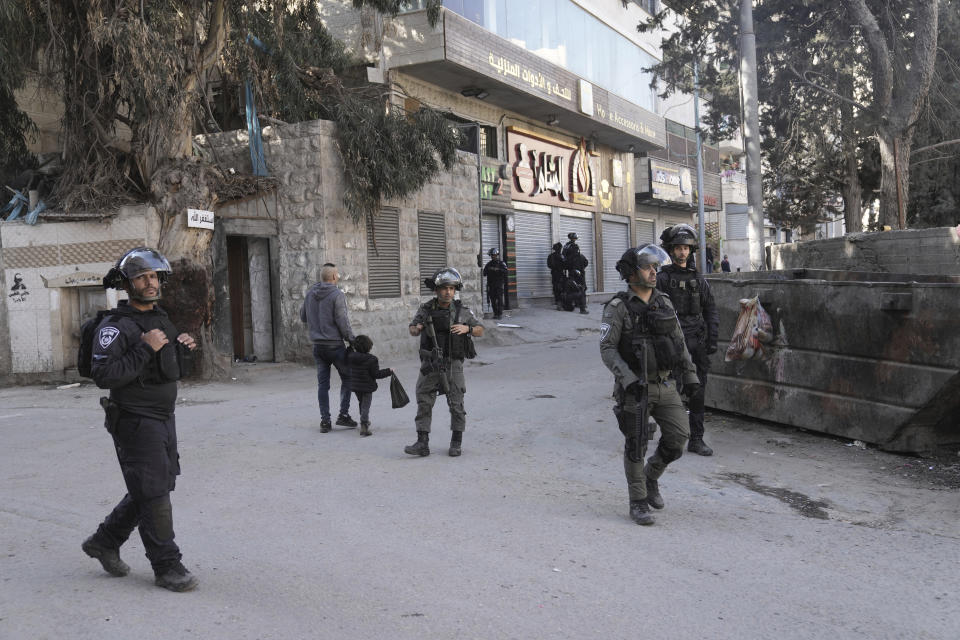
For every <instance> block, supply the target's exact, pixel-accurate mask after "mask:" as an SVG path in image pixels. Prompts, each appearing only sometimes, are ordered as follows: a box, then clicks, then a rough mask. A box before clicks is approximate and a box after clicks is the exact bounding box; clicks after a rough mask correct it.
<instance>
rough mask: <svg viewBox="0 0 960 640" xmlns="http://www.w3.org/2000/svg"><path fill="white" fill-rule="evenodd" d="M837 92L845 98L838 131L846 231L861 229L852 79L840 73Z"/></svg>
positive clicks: (861, 217)
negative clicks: (841, 149) (841, 144)
mask: <svg viewBox="0 0 960 640" xmlns="http://www.w3.org/2000/svg"><path fill="white" fill-rule="evenodd" d="M837 88H838V92H839V93H840V95H841V96H843V97H844V98H847V100H843V101H841V102H840V131H841V135H842V136H843V219H844V223H845V224H846V228H847V233H856V232H858V231H863V188H862V187H861V185H860V162H859V159H858V158H857V131H856V127H855V126H854V113H853V97H854V95H853V78H852V77H851V76H850V75H849V74H842V75H841V76H840V78H838V80H837Z"/></svg>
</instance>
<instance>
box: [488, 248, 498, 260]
mask: <svg viewBox="0 0 960 640" xmlns="http://www.w3.org/2000/svg"><path fill="white" fill-rule="evenodd" d="M487 253H488V254H489V255H490V257H491V258H492V257H493V256H498V255H500V249H497V248H496V247H494V248H492V249H490V251H487Z"/></svg>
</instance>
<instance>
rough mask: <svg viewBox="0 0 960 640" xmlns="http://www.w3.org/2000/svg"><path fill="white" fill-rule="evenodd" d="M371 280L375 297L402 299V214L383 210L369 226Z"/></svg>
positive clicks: (369, 278) (370, 294) (368, 267)
mask: <svg viewBox="0 0 960 640" xmlns="http://www.w3.org/2000/svg"><path fill="white" fill-rule="evenodd" d="M367 279H368V281H369V296H370V297H371V298H399V297H400V212H399V211H398V210H396V209H383V210H381V211H380V213H378V214H377V215H375V216H374V217H373V223H372V224H369V223H368V224H367Z"/></svg>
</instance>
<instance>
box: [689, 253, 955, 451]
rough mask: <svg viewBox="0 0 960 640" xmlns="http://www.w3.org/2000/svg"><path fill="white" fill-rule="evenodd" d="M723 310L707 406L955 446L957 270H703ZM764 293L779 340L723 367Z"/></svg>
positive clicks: (872, 436) (855, 435)
mask: <svg viewBox="0 0 960 640" xmlns="http://www.w3.org/2000/svg"><path fill="white" fill-rule="evenodd" d="M708 277H709V279H710V286H711V287H712V289H713V293H714V296H715V298H716V300H717V306H718V308H719V309H720V340H721V342H720V350H719V351H718V352H717V353H716V354H715V355H714V356H713V360H712V363H711V364H712V368H711V377H710V383H709V384H708V386H707V398H706V402H707V406H710V407H713V408H715V409H722V410H725V411H732V412H736V413H741V414H744V415H748V416H751V417H756V418H761V419H764V420H771V421H774V422H780V423H783V424H787V425H793V426H796V427H802V428H804V429H810V430H813V431H820V432H823V433H829V434H833V435H837V436H843V437H846V438H850V439H856V440H862V441H864V442H869V443H873V444H876V445H877V446H879V447H881V448H883V449H886V450H889V451H901V452H915V453H926V452H931V451H933V450H934V449H936V448H939V447H942V446H946V445H953V444H957V443H960V331H958V318H960V277H957V276H931V275H928V276H918V275H897V274H889V273H871V272H862V271H831V270H812V269H795V270H785V271H768V272H760V273H739V274H714V275H711V276H708ZM755 295H759V297H760V303H761V304H762V305H763V307H764V309H766V310H767V312H768V313H769V314H770V316H771V319H772V321H773V327H774V332H775V337H777V338H780V340H781V341H782V342H783V343H784V344H785V346H783V347H780V348H776V349H773V353H772V356H771V357H770V358H769V359H768V360H766V361H755V360H750V361H745V362H744V361H734V362H724V354H725V351H726V348H727V346H728V344H729V343H728V341H729V339H730V337H731V336H732V334H733V330H734V327H735V325H736V320H737V315H738V313H739V304H738V301H739V300H740V299H741V298H749V297H753V296H755Z"/></svg>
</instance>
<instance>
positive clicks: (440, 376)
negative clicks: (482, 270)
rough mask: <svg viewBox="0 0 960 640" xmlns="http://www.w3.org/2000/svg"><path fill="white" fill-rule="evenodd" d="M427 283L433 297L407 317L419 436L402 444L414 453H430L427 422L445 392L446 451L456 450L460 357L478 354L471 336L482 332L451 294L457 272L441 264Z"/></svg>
mask: <svg viewBox="0 0 960 640" xmlns="http://www.w3.org/2000/svg"><path fill="white" fill-rule="evenodd" d="M424 283H425V284H426V285H427V288H428V289H430V290H432V291H434V292H435V293H436V297H435V298H432V299H431V300H429V301H427V302H425V303H423V304H422V305H420V308H419V309H417V313H416V315H414V317H413V320H412V321H411V322H410V335H411V336H419V338H420V363H421V364H420V375H419V377H418V378H417V387H416V396H417V417H416V418H415V424H416V427H417V441H416V442H415V443H414V444H412V445H410V446H408V447H405V448H404V451H405V452H406V453H409V454H410V455H414V456H428V455H430V446H429V442H430V423H431V418H432V416H433V405H434V403H436V401H437V394H438V393H443V394H444V395H446V397H447V406H448V407H449V408H450V430H451V431H452V434H451V437H450V448H449V450H448V454H449V455H450V456H452V457H456V456H459V455H460V453H461V446H462V441H463V431H464V429H465V428H466V424H467V421H466V412H465V411H464V408H463V396H464V394H465V393H466V392H467V385H466V381H465V380H464V376H463V360H464V358H473V357H475V356H476V355H477V352H476V350H475V349H474V346H473V338H479V337H480V336H482V335H483V325H482V324H481V323H480V321H479V320H477V318H476V316H475V315H474V314H473V312H472V311H471V310H470V308H469V307H466V306H464V305H463V304H461V303H460V301H459V300H455V299H454V298H455V296H456V292H457V291H460V290H461V289H462V288H463V279H462V278H461V277H460V273H459V272H458V271H457V270H456V269H454V268H452V267H444V268H443V269H440V270H438V271H437V272H436V273H434V274H433V276H432V277H430V278H426V279H425V280H424Z"/></svg>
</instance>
